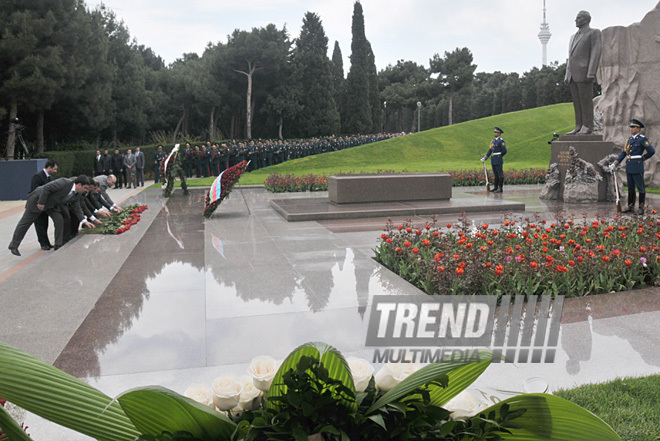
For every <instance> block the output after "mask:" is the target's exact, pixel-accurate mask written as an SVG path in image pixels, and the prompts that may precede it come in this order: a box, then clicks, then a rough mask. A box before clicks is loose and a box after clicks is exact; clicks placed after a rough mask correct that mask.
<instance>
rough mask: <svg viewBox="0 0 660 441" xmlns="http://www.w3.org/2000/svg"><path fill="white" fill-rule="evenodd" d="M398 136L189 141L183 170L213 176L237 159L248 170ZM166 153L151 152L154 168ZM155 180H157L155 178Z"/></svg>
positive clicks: (198, 176)
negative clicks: (219, 141)
mask: <svg viewBox="0 0 660 441" xmlns="http://www.w3.org/2000/svg"><path fill="white" fill-rule="evenodd" d="M396 136H399V134H389V133H387V134H382V133H381V134H376V135H358V136H329V137H319V138H309V139H288V140H286V141H283V140H260V139H258V140H252V141H234V140H232V141H229V142H223V143H212V142H210V141H207V142H206V143H205V144H198V145H192V144H191V143H186V144H185V147H184V148H183V150H182V153H183V170H184V173H185V175H186V177H187V178H192V177H193V176H194V177H197V178H202V177H209V176H217V175H219V174H220V173H221V172H222V171H223V170H226V169H227V168H229V167H232V166H234V165H236V164H238V163H239V162H241V161H244V160H247V161H250V164H249V165H248V171H253V170H257V169H260V168H262V167H268V166H270V165H275V164H280V163H282V162H286V161H289V160H291V159H297V158H304V157H306V156H311V155H318V154H320V153H326V152H334V151H338V150H343V149H347V148H350V147H355V146H358V145H363V144H369V143H371V142H376V141H382V140H384V139H389V138H393V137H396ZM165 157H166V154H165V152H163V150H162V146H159V148H158V151H157V152H156V153H155V154H154V165H155V167H156V170H157V169H158V166H159V165H160V162H162V161H163V160H164V159H165ZM156 182H158V181H156Z"/></svg>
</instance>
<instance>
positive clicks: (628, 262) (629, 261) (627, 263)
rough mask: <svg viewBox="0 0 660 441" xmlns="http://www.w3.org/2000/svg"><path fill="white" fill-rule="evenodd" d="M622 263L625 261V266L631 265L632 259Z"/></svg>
mask: <svg viewBox="0 0 660 441" xmlns="http://www.w3.org/2000/svg"><path fill="white" fill-rule="evenodd" d="M623 263H625V264H626V266H630V265H632V260H626V261H624V262H623Z"/></svg>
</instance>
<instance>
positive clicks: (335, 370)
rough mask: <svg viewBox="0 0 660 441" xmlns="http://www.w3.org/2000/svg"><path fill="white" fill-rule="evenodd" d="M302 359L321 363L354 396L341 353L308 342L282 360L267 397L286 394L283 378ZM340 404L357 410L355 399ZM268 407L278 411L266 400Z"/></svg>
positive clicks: (271, 402)
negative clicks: (312, 359) (313, 359)
mask: <svg viewBox="0 0 660 441" xmlns="http://www.w3.org/2000/svg"><path fill="white" fill-rule="evenodd" d="M302 357H313V358H315V359H317V360H320V361H321V362H322V363H323V367H325V368H326V369H327V370H328V375H329V376H330V378H333V379H335V380H338V381H341V383H342V384H343V385H344V386H346V387H347V388H349V389H350V390H351V391H353V394H354V395H355V384H354V383H353V376H352V375H351V370H350V368H349V367H348V363H347V362H346V360H345V359H344V357H343V356H342V355H341V353H340V352H339V351H338V350H337V349H335V348H333V347H332V346H330V345H327V344H325V343H320V342H310V343H305V344H304V345H302V346H300V347H298V348H297V349H295V350H294V351H293V352H291V353H290V354H289V356H288V357H287V358H286V359H285V360H284V362H283V363H282V365H281V366H280V368H279V369H278V371H277V373H276V374H275V377H274V378H273V383H272V385H271V387H270V390H269V391H268V396H269V397H281V396H284V395H285V394H286V391H287V387H286V386H285V385H284V384H283V383H284V382H283V378H282V377H283V376H284V374H285V373H286V372H287V371H289V369H294V368H295V367H296V366H297V365H298V362H299V361H300V359H301V358H302ZM341 402H342V403H343V404H344V405H345V406H346V407H347V408H348V409H349V410H350V411H352V412H355V411H356V410H357V402H356V401H355V399H352V400H350V399H347V398H343V399H342V400H341ZM268 407H269V408H270V409H275V410H276V409H278V404H277V403H274V402H273V401H271V400H268Z"/></svg>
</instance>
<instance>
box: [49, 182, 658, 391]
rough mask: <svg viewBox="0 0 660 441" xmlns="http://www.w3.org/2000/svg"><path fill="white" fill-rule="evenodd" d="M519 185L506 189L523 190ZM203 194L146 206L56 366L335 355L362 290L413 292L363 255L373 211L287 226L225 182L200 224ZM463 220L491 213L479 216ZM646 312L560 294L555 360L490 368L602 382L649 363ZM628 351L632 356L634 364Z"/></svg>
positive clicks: (108, 369)
mask: <svg viewBox="0 0 660 441" xmlns="http://www.w3.org/2000/svg"><path fill="white" fill-rule="evenodd" d="M463 191H466V192H467V191H468V190H463ZM472 191H474V190H472ZM511 193H514V194H513V195H512V196H511V197H512V198H515V197H516V195H515V193H516V192H515V191H511V192H509V194H511ZM530 194H531V193H530V192H529V191H527V192H524V191H520V192H519V195H518V196H517V197H519V198H520V199H522V200H525V201H527V200H532V199H533V197H532V196H530ZM204 195H205V191H193V192H192V194H191V197H190V198H184V197H178V198H172V199H170V201H169V202H168V203H167V205H166V206H165V207H164V208H163V209H162V210H161V211H160V212H159V213H158V216H157V217H156V219H155V220H154V221H153V223H152V224H151V226H150V227H149V228H148V230H147V231H146V232H145V234H144V236H143V237H142V239H141V240H140V242H139V243H138V245H137V246H136V247H135V249H134V251H133V253H132V254H131V255H130V256H129V257H128V259H126V261H125V262H124V264H123V266H122V267H121V269H120V270H119V272H118V273H117V275H116V276H115V277H114V279H113V281H112V283H110V285H109V286H108V287H107V289H106V290H105V292H104V293H103V295H102V296H101V297H100V298H99V300H98V302H97V303H96V305H95V307H94V309H93V310H92V311H91V313H90V314H89V315H88V317H87V318H86V320H85V321H84V322H83V324H82V325H81V326H80V328H79V329H78V330H77V332H76V333H75V335H74V336H73V338H71V340H70V341H69V343H68V345H67V346H66V348H65V349H64V351H62V353H61V355H60V357H59V358H58V359H57V361H56V365H57V366H58V367H61V368H63V369H64V370H65V371H67V372H70V373H72V374H74V375H77V376H80V377H97V378H98V377H103V376H107V375H123V374H133V373H139V372H150V371H165V370H181V369H191V368H200V369H202V368H205V367H209V368H210V367H212V366H215V365H237V364H243V363H248V362H249V361H250V359H251V358H252V357H253V356H255V355H258V354H269V355H273V356H276V357H283V356H285V355H286V354H288V352H289V351H291V350H292V349H293V348H295V347H296V346H298V345H299V344H302V343H304V342H307V341H312V340H314V341H325V342H327V343H330V344H333V345H336V346H337V347H338V348H340V349H341V350H342V352H346V353H364V352H365V351H366V352H369V349H368V348H365V347H364V341H365V335H366V329H367V323H368V318H369V309H370V308H369V305H370V303H371V300H372V298H373V296H374V295H388V294H396V295H400V294H420V293H421V292H420V291H419V290H418V289H417V288H415V287H414V286H412V285H411V284H409V283H408V282H406V281H404V280H402V279H401V278H399V277H398V276H396V275H395V274H393V273H392V272H391V271H389V270H387V269H386V268H383V267H382V266H381V265H379V264H377V263H376V262H375V261H374V260H373V259H372V258H371V257H372V253H371V249H372V248H373V247H374V246H375V245H376V244H377V243H378V236H379V231H380V230H382V228H383V226H384V223H385V222H386V219H378V220H351V221H327V222H323V224H320V223H317V222H300V223H288V222H286V221H284V220H283V219H282V218H281V217H279V216H278V215H276V214H274V213H273V212H272V210H271V209H270V207H269V201H270V200H271V199H272V198H273V197H275V195H270V194H268V193H266V192H264V191H263V190H261V189H237V190H235V192H234V193H233V194H232V197H230V198H229V199H227V200H226V201H225V202H223V205H221V207H220V208H219V209H218V210H217V212H216V214H214V216H213V217H212V218H211V219H208V220H204V219H203V217H202V216H201V211H202V209H203V200H204ZM278 197H281V195H279V196H278ZM309 197H310V196H309V195H292V196H291V198H292V199H306V198H309ZM479 197H481V196H479ZM485 197H490V196H485ZM225 203H226V204H225ZM526 203H527V202H526ZM537 204H538V201H537ZM607 208H608V207H606V206H603V207H599V208H598V210H601V209H604V210H606V209H607ZM610 208H611V207H610ZM563 210H565V207H564V208H562V209H559V208H558V209H557V210H556V211H555V212H552V213H551V212H549V211H547V207H546V211H544V212H543V213H541V216H545V217H548V218H553V217H555V216H564V215H565V214H563V213H564V211H563ZM595 211H596V209H592V211H591V213H592V214H593V213H595ZM474 217H475V218H476V219H477V220H478V221H481V220H484V221H486V222H488V223H490V224H493V225H495V224H497V223H498V221H501V218H500V217H498V215H494V214H492V213H490V214H489V213H482V214H475V215H474ZM447 218H448V219H452V220H455V215H452V216H451V218H450V217H447ZM438 221H439V222H443V217H442V216H440V217H439V220H438ZM414 222H418V223H420V224H422V225H423V224H424V223H425V222H428V219H426V218H425V217H424V216H421V217H417V218H415V219H413V223H414ZM365 231H366V232H365ZM88 240H89V241H90V243H86V244H85V245H87V246H88V247H90V248H91V247H95V246H103V245H102V244H103V240H97V239H96V238H93V239H92V238H90V239H88ZM659 314H660V296H658V294H656V292H655V290H653V289H651V290H641V291H635V292H631V293H620V294H612V295H600V296H592V297H587V298H580V299H568V300H567V301H566V303H565V306H564V316H563V320H562V330H561V334H560V341H559V347H558V349H559V350H558V351H557V361H556V363H554V364H552V365H532V364H529V365H517V366H513V365H505V364H500V365H498V366H496V367H494V368H493V369H492V370H493V371H495V372H507V373H508V374H507V375H513V377H512V378H516V379H519V378H520V377H521V376H523V377H524V376H526V378H527V377H531V376H540V377H545V376H546V375H547V376H554V378H553V379H552V381H549V383H550V386H551V388H552V387H555V388H556V387H558V385H562V386H565V385H570V383H571V382H576V383H582V382H584V381H586V380H587V378H588V379H591V378H594V379H607V378H610V377H611V375H610V373H611V372H619V371H620V372H621V374H622V375H624V374H625V372H648V371H653V370H657V367H660V361H659V360H658V355H657V354H658V352H657V351H655V350H654V349H653V348H654V347H655V345H658V344H659V343H660V342H659V339H658V337H656V333H654V332H653V330H652V326H651V325H650V324H651V323H653V322H654V321H656V320H657V319H658V318H660V317H658V315H659ZM613 353H616V354H618V355H619V354H620V356H621V357H623V359H622V360H621V362H620V363H618V364H617V363H616V362H610V365H611V366H612V368H613V370H612V371H611V372H610V373H607V374H601V375H598V374H597V370H598V368H599V367H600V366H602V365H603V363H606V362H605V361H604V357H606V356H605V355H604V354H610V355H611V354H613ZM631 360H637V361H636V362H635V366H634V369H631V365H630V361H631ZM599 365H600V366H599ZM517 371H519V373H518V374H515V373H512V372H517ZM534 373H536V374H537V375H532V374H534ZM542 374H544V375H542ZM585 375H586V377H585V378H584V379H583V378H582V377H583V376H585ZM521 381H522V380H521ZM500 383H501V381H500ZM512 387H513V386H512Z"/></svg>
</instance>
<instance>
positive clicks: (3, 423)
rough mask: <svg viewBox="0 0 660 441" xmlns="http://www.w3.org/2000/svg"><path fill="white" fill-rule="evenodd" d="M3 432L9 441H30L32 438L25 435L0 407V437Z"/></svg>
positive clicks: (18, 425)
mask: <svg viewBox="0 0 660 441" xmlns="http://www.w3.org/2000/svg"><path fill="white" fill-rule="evenodd" d="M3 431H4V432H5V434H6V435H7V436H9V439H10V440H11V441H32V438H30V437H29V436H28V435H27V433H25V431H24V430H23V428H22V427H21V425H20V424H18V423H17V422H16V421H15V420H14V419H13V418H12V417H11V415H9V413H8V412H7V410H6V409H5V408H4V407H2V406H1V405H0V435H1V434H2V432H3ZM0 438H1V436H0Z"/></svg>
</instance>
